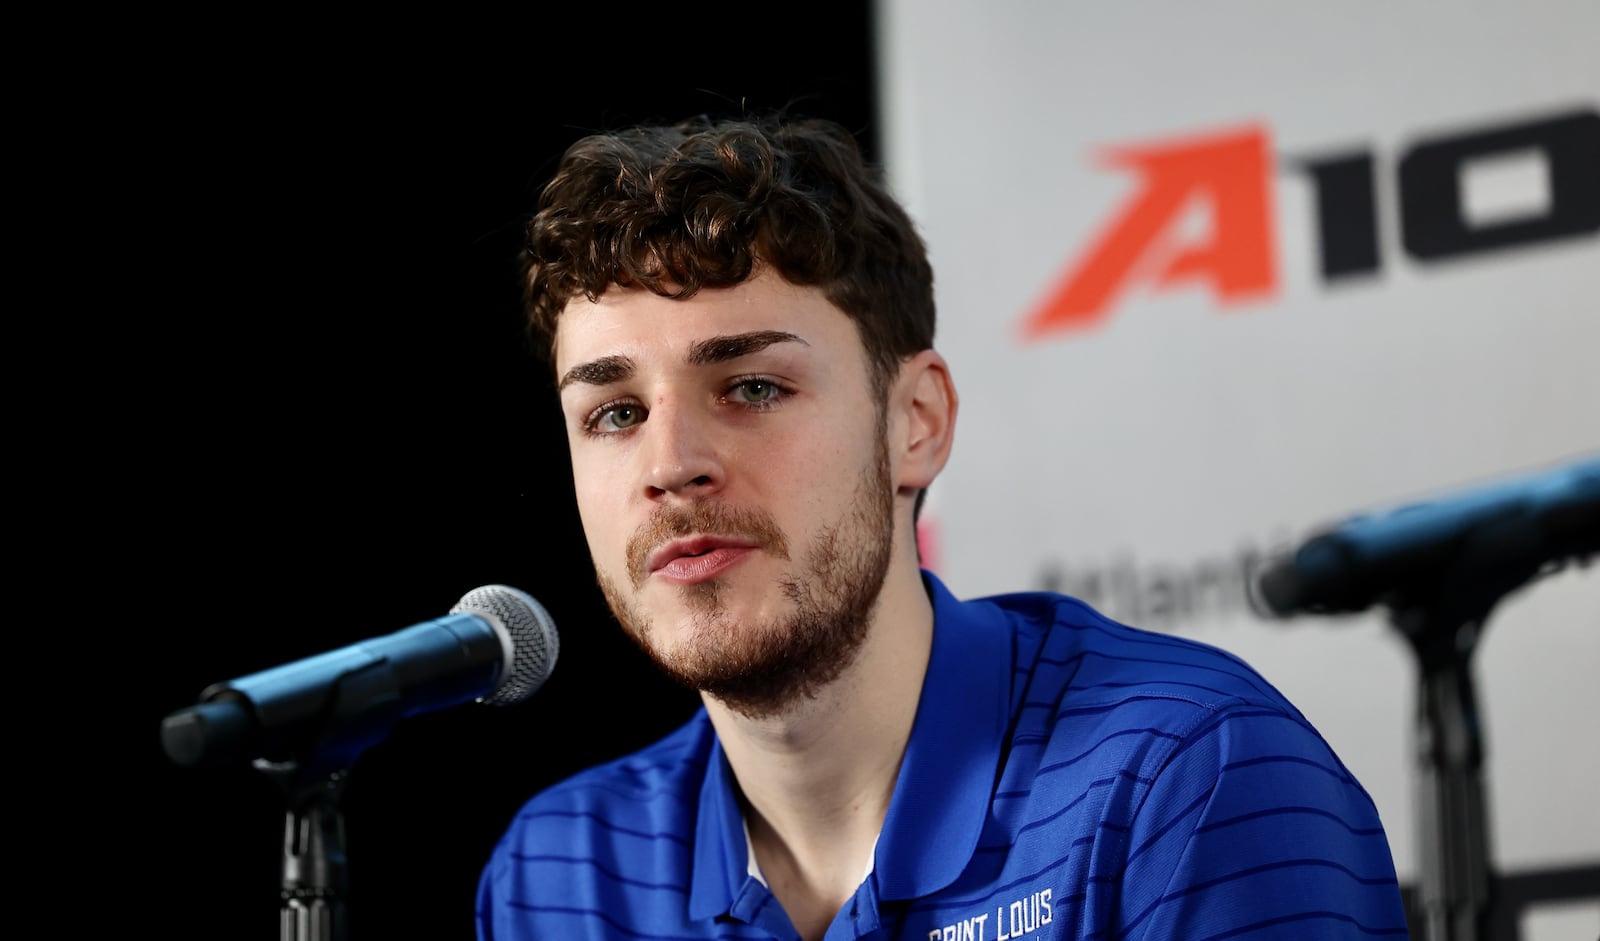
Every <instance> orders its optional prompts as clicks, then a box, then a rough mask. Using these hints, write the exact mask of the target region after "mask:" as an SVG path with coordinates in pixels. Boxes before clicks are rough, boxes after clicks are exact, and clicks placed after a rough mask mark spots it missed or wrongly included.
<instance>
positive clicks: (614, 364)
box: [556, 356, 633, 392]
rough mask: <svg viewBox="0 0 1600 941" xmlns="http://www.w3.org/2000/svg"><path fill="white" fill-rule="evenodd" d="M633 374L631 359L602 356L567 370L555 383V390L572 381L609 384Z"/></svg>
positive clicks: (595, 384)
mask: <svg viewBox="0 0 1600 941" xmlns="http://www.w3.org/2000/svg"><path fill="white" fill-rule="evenodd" d="M631 375H633V360H631V359H629V358H628V357H626V356H602V357H600V358H599V359H596V360H591V361H589V362H587V363H579V364H578V365H576V366H574V367H572V368H571V369H569V370H567V372H566V375H564V376H562V377H561V381H560V382H559V383H557V384H556V391H557V392H560V391H561V390H563V389H565V388H566V387H567V386H570V385H572V384H573V383H574V382H583V383H588V384H589V385H594V386H603V385H609V384H611V383H613V382H621V381H622V380H624V379H626V378H628V377H629V376H631Z"/></svg>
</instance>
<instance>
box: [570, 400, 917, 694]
mask: <svg viewBox="0 0 1600 941" xmlns="http://www.w3.org/2000/svg"><path fill="white" fill-rule="evenodd" d="M714 506H715V505H710V508H700V507H695V508H690V509H688V510H682V509H679V510H663V511H661V512H660V513H658V514H657V515H656V517H653V518H652V521H651V523H650V524H649V525H647V526H646V528H645V530H644V532H642V533H641V537H644V533H651V532H657V531H660V530H667V531H671V532H677V531H680V530H681V531H682V532H711V533H716V532H717V531H718V530H719V529H721V530H722V531H723V532H724V533H725V534H729V535H734V534H739V535H749V534H751V533H752V532H754V533H758V534H763V535H762V540H763V541H766V540H767V539H768V538H775V540H776V542H775V545H773V546H770V547H768V548H767V551H769V552H772V551H773V549H780V551H781V552H782V554H781V555H780V557H781V558H787V557H788V556H787V552H786V549H787V546H786V544H785V543H784V542H783V537H782V534H781V532H779V531H778V530H777V528H776V525H775V524H772V523H771V522H770V518H768V517H766V515H765V513H764V512H762V511H759V510H754V511H742V512H741V513H738V514H733V515H731V516H730V515H728V514H723V513H721V512H720V511H719V510H717V509H715V508H714ZM680 516H685V517H689V519H680V518H678V517H680ZM701 516H703V517H706V519H705V520H703V522H694V521H693V518H694V517H701ZM730 526H732V527H737V528H728V527H730ZM893 539H894V486H893V482H892V479H891V477H890V470H889V452H888V441H887V439H886V438H885V436H884V435H883V434H882V428H881V426H880V428H879V434H878V448H877V456H876V460H875V462H874V466H873V467H872V468H871V470H870V472H868V473H864V474H863V475H862V478H861V480H860V482H859V484H858V486H857V489H856V496H855V500H854V501H853V502H852V504H851V506H850V509H849V510H848V511H847V512H846V514H845V517H844V518H843V519H841V520H839V521H838V522H837V523H835V524H833V525H831V526H828V527H826V528H824V529H823V530H821V531H820V532H819V533H818V534H817V536H816V537H815V538H814V539H813V540H812V542H811V544H810V545H809V546H808V547H807V549H806V552H805V555H804V558H802V559H801V573H802V574H801V575H800V576H799V577H788V578H784V579H781V580H780V584H781V585H782V587H783V592H784V595H785V596H787V597H788V598H789V600H790V601H791V602H792V603H793V604H794V611H793V612H792V613H790V614H789V615H788V616H786V617H783V618H780V619H779V620H777V621H776V622H772V623H767V624H735V623H730V622H729V621H728V620H727V618H726V616H725V609H724V606H723V604H722V601H721V594H722V590H723V587H724V586H723V584H722V583H721V582H720V581H719V580H717V579H710V580H708V581H704V582H699V583H697V584H695V585H691V586H687V587H686V588H685V589H684V590H685V593H686V596H687V600H688V601H689V604H690V606H691V608H692V610H693V619H694V625H693V628H694V629H693V634H692V637H691V638H690V639H689V641H688V642H687V643H686V644H685V645H684V648H683V650H681V651H679V652H677V653H676V654H669V653H667V652H666V651H663V650H662V649H660V648H659V647H658V646H657V645H656V644H655V642H654V639H653V637H652V630H651V624H650V620H649V618H648V617H647V616H645V615H644V613H643V612H641V611H639V610H638V609H637V608H636V607H635V606H634V605H632V604H630V603H629V600H628V599H627V598H626V597H625V596H624V595H623V594H622V593H621V592H620V591H618V589H617V586H616V584H615V583H614V582H613V581H612V580H611V579H609V578H607V577H606V576H605V575H603V574H599V575H598V578H599V582H600V589H601V591H602V592H603V593H604V594H605V598H606V603H607V604H608V605H610V607H611V612H612V614H613V615H614V616H615V617H616V619H617V621H618V622H619V623H620V624H621V625H622V627H623V629H624V630H625V631H626V632H627V634H628V635H629V636H630V637H632V638H633V639H634V641H635V642H636V643H637V644H638V645H639V647H640V649H642V650H643V651H644V652H645V654H646V655H648V656H649V657H650V659H651V660H652V661H654V662H655V664H656V666H657V667H658V668H660V670H661V671H662V672H663V673H665V674H666V675H667V676H668V677H670V678H671V679H672V680H674V681H675V682H677V683H679V684H681V685H683V686H686V687H688V688H690V689H695V690H698V691H700V692H701V693H704V694H706V695H708V696H711V697H713V698H715V699H717V700H719V701H721V702H722V703H723V704H725V705H726V706H727V707H728V708H730V709H732V710H733V711H735V712H737V713H739V714H741V715H743V716H746V717H748V718H752V719H762V718H769V717H772V716H776V715H779V714H781V713H783V712H785V711H787V710H789V709H790V708H791V707H792V706H794V705H796V704H797V703H799V702H801V701H802V700H806V699H812V698H815V697H816V695H817V693H818V691H820V690H821V689H822V688H823V687H824V686H826V685H828V684H829V683H831V682H833V681H834V680H835V679H837V678H838V677H839V675H840V674H841V673H843V672H844V670H845V668H846V667H848V666H849V665H850V664H851V663H853V662H854V661H855V658H856V655H857V654H858V653H859V652H860V650H861V645H862V643H863V642H864V641H865V640H866V636H867V630H868V627H869V626H870V625H871V623H872V617H873V612H874V609H875V608H876V607H877V603H878V597H879V595H880V594H881V593H882V591H883V584H884V580H885V579H886V578H887V576H888V571H889V560H890V557H891V554H892V552H893ZM648 541H649V539H648V537H645V538H639V537H636V540H635V542H641V543H642V542H648ZM634 554H635V553H634V552H632V551H630V557H631V556H633V555H634ZM773 554H775V555H777V554H779V553H778V552H774V553H773ZM630 568H632V566H631V565H630ZM598 571H599V570H598V568H597V569H596V572H597V573H598ZM630 580H633V581H635V586H636V587H637V584H638V583H639V582H642V581H643V579H635V578H633V577H631V575H630Z"/></svg>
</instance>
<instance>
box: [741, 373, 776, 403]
mask: <svg viewBox="0 0 1600 941" xmlns="http://www.w3.org/2000/svg"><path fill="white" fill-rule="evenodd" d="M739 388H741V389H743V390H744V398H745V401H747V402H765V401H767V400H768V399H770V398H772V397H773V396H774V395H777V394H778V387H777V386H774V385H773V384H772V383H770V382H768V381H766V380H765V379H747V380H745V381H744V382H741V383H739Z"/></svg>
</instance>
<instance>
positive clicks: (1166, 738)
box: [477, 572, 1407, 941]
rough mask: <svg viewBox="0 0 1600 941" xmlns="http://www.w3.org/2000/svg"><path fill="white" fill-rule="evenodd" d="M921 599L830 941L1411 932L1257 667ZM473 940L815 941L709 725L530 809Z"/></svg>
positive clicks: (1375, 835) (1054, 620)
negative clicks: (785, 891)
mask: <svg viewBox="0 0 1600 941" xmlns="http://www.w3.org/2000/svg"><path fill="white" fill-rule="evenodd" d="M923 580H924V583H925V584H926V586H927V588H928V593H929V596H930V597H931V598H932V600H933V609H934V635H933V651H932V655H931V658H930V660H929V663H928V672H927V676H926V678H925V679H924V681H923V689H922V699H921V701H920V703H919V704H918V707H917V715H916V720H915V724H914V725H913V728H912V733H911V739H910V742H909V744H908V745H907V748H906V754H905V758H904V761H903V762H902V764H901V767H900V774H899V778H898V780H897V781H896V783H895V789H894V794H893V797H892V798H891V800H890V803H889V811H888V816H887V817H886V818H885V820H884V825H883V830H882V832H881V833H880V834H879V837H878V843H877V847H876V850H875V854H874V860H873V865H872V868H871V870H870V871H869V872H867V873H866V874H865V876H864V878H863V880H862V882H861V885H860V887H859V888H858V889H857V890H856V893H855V896H854V897H853V898H852V899H851V900H850V901H849V902H847V903H846V904H845V906H844V907H843V909H841V910H840V912H839V913H838V915H837V916H836V917H835V918H834V920H833V922H832V924H831V925H830V926H829V928H828V932H827V936H826V937H827V939H828V941H845V939H854V938H885V939H888V938H905V939H917V941H1008V939H1013V938H1018V939H1021V938H1027V939H1034V938H1082V939H1099V938H1107V939H1109V938H1148V939H1154V938H1182V939H1185V941H1188V939H1203V938H1213V939H1221V938H1235V937H1243V938H1252V939H1256V938H1295V939H1303V938H1332V937H1340V938H1363V939H1371V938H1383V937H1391V938H1403V937H1406V936H1407V930H1406V922H1405V914H1404V910H1403V908H1402V905H1401V897H1400V890H1399V886H1398V884H1397V882H1396V880H1395V871H1394V863H1393V861H1392V859H1391V857H1390V853H1389V845H1388V841H1387V839H1386V838H1385V836H1384V831H1383V825H1382V823H1381V822H1380V820H1379V817H1378V812H1377V810H1376V808H1375V807H1374V806H1373V803H1372V800H1371V799H1370V798H1369V797H1368V795H1367V793H1366V791H1365V790H1364V789H1363V788H1362V787H1361V785H1360V783H1359V782H1357V781H1356V780H1355V778H1354V777H1352V776H1351V774H1350V772H1349V771H1348V770H1346V768H1345V767H1344V765H1343V764H1342V763H1341V762H1340V761H1339V759H1338V757H1337V756H1336V755H1335V754H1334V753H1333V751H1332V749H1331V748H1329V746H1328V745H1327V743H1326V742H1324V741H1323V739H1322V737H1321V736H1320V735H1318V734H1317V732H1316V730H1315V729H1313V728H1312V726H1311V725H1310V723H1308V722H1307V721H1306V719H1305V718H1304V717H1303V716H1302V715H1301V714H1300V712H1299V711H1298V710H1297V709H1295V708H1294V706H1292V705H1291V704H1290V703H1289V702H1288V701H1287V700H1285V699H1284V697H1283V696H1282V695H1280V694H1279V693H1278V692H1277V691H1276V690H1275V689H1274V688H1273V687H1272V686H1271V685H1270V684H1269V683H1267V681H1266V680H1265V679H1263V678H1262V677H1261V676H1260V675H1259V674H1257V673H1256V672H1255V671H1254V670H1252V669H1251V668H1250V667H1249V666H1247V665H1246V664H1245V663H1243V662H1242V661H1240V660H1239V659H1238V658H1237V657H1234V656H1232V655H1230V654H1228V653H1226V652H1223V651H1221V650H1218V649H1216V648H1214V647H1211V646H1207V645H1205V644H1201V643H1198V642H1195V641H1192V640H1188V639H1185V638H1180V637H1175V636H1170V635H1165V634H1158V633H1152V632H1148V631H1143V630H1138V629H1135V628H1131V627H1127V626H1124V625H1121V624H1117V623H1116V622H1114V621H1111V620H1110V619H1108V618H1106V617H1104V616H1102V615H1101V614H1099V613H1097V612H1095V611H1094V610H1092V609H1091V608H1089V607H1088V606H1087V605H1085V604H1083V603H1082V602H1080V601H1077V600H1075V599H1073V598H1070V597H1066V596H1063V595H1058V594H1050V593H1042V592H1029V593H1016V594H1009V595H998V596H993V597H988V598H981V599H976V600H970V601H961V600H958V599H957V598H955V597H954V596H953V595H951V593H950V592H949V590H948V589H947V588H946V587H945V586H944V585H943V583H941V582H940V581H939V579H938V578H937V577H936V576H934V575H933V574H932V573H929V572H924V573H923ZM477 927H478V936H479V938H480V939H482V941H552V939H560V941H572V939H578V938H650V939H692V938H729V939H742V938H750V939H756V938H776V939H780V941H796V939H798V938H799V935H798V934H797V933H796V932H795V930H794V927H793V926H792V925H791V924H790V922H789V919H788V916H787V915H786V914H785V913H784V912H783V909H782V907H781V906H780V905H779V904H778V902H777V900H776V899H775V898H774V897H773V895H772V893H771V892H770V891H769V890H768V889H767V887H766V885H765V884H764V883H763V881H762V879H761V877H760V873H759V871H758V870H757V868H756V867H755V866H754V865H753V864H752V860H751V857H750V848H749V841H748V839H747V837H746V831H745V828H744V824H743V818H742V816H741V813H740V808H739V799H738V791H737V782H736V781H735V780H734V777H733V773H732V771H731V769H730V768H729V766H728V762H727V759H726V757H725V756H724V754H723V751H722V748H721V746H720V745H719V744H718V741H717V737H716V734H715V731H714V730H713V729H712V727H711V724H710V721H709V720H708V718H707V717H706V714H705V712H704V710H701V711H700V712H698V713H697V714H696V715H695V716H694V717H693V718H691V719H690V721H689V722H687V723H686V724H685V725H684V726H682V727H681V728H679V729H678V730H677V731H675V732H673V733H672V734H671V735H668V736H667V737H665V738H663V739H662V740H660V741H659V742H656V743H655V744H653V745H650V746H648V747H646V748H644V749H642V750H640V751H638V752H636V753H634V754H632V755H629V756H627V757H624V758H621V759H619V760H616V761H613V762H610V763H607V764H603V765H600V766H597V767H594V768H591V769H588V770H585V771H582V772H580V773H578V774H576V775H574V776H573V777H571V778H568V779H567V780H565V781H562V782H560V783H558V784H556V785H553V786H552V787H550V788H549V789H547V790H545V791H543V792H541V793H539V794H537V795H535V796H534V797H533V798H532V799H531V800H529V801H528V802H527V804H526V805H525V806H524V807H523V808H522V810H521V811H520V812H519V813H518V814H517V816H516V818H515V819H514V820H513V821H512V822H511V824H510V826H509V827H508V828H507V830H506V833H505V834H504V836H503V837H502V838H501V840H500V842H499V844H498V845H497V846H496V848H495V849H494V851H493V853H492V855H491V857H490V859H489V860H488V863H487V865H486V866H485V867H484V870H483V873H482V876H481V879H480V882H479V891H478V899H477Z"/></svg>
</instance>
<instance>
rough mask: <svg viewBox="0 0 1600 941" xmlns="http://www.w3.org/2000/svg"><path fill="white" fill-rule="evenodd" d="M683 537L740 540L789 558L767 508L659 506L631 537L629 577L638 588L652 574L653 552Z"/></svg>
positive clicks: (713, 505)
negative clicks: (651, 561) (651, 560)
mask: <svg viewBox="0 0 1600 941" xmlns="http://www.w3.org/2000/svg"><path fill="white" fill-rule="evenodd" d="M684 536H721V537H724V538H728V539H738V540H740V541H743V542H750V543H753V544H755V545H756V546H757V547H758V548H760V549H762V550H763V551H765V552H767V553H770V554H771V555H774V556H776V557H778V558H780V559H788V558H789V540H788V538H787V537H785V536H784V534H783V530H782V529H780V528H779V527H778V523H777V521H776V520H774V519H773V518H772V516H771V514H769V513H767V512H766V511H765V510H762V509H757V508H755V507H737V506H729V505H727V504H724V503H694V504H690V505H688V506H660V507H657V508H656V510H655V512H653V513H651V514H650V518H649V519H648V520H645V522H644V524H643V525H642V526H640V527H639V529H638V531H636V532H635V533H634V534H633V536H632V537H631V538H630V539H629V540H628V577H629V578H630V579H632V580H633V585H634V587H635V588H637V587H639V586H640V585H643V584H644V580H645V578H646V577H647V576H648V575H649V574H650V573H649V562H650V553H652V552H654V551H655V550H656V547H658V546H660V545H661V544H662V543H665V542H668V541H669V540H673V539H679V538H682V537H684Z"/></svg>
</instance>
